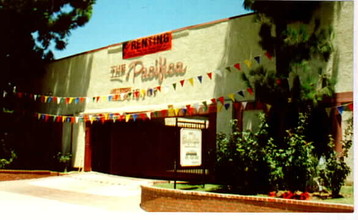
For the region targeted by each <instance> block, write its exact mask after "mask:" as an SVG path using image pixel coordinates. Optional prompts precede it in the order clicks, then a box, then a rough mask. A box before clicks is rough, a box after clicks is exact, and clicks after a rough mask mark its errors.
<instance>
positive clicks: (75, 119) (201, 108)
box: [16, 52, 353, 123]
mask: <svg viewBox="0 0 358 220" xmlns="http://www.w3.org/2000/svg"><path fill="white" fill-rule="evenodd" d="M264 56H265V57H267V58H268V59H269V60H271V59H272V56H271V55H270V54H269V53H267V52H266V53H265V54H264ZM261 57H262V56H255V57H254V58H253V60H250V59H246V60H244V61H242V62H238V63H235V64H232V65H229V66H227V67H225V68H223V69H222V70H226V71H227V72H229V73H231V72H233V70H234V71H239V72H240V71H242V70H243V68H244V67H243V66H242V65H245V66H246V67H247V68H248V69H250V68H251V67H252V66H253V65H254V64H255V62H256V63H257V64H260V63H261ZM222 70H220V69H218V70H216V71H213V72H208V73H206V74H203V75H199V76H196V77H192V78H189V79H182V80H180V81H178V82H176V83H172V84H171V85H166V86H162V85H158V86H155V87H152V88H148V89H133V90H131V91H129V92H125V93H120V94H111V95H105V96H93V97H61V96H52V95H41V94H32V93H25V92H16V96H17V97H18V98H30V99H33V100H34V101H40V102H42V103H55V104H61V103H62V104H80V103H90V102H92V103H99V102H103V101H109V102H111V101H124V100H130V99H131V98H132V99H139V98H144V97H146V96H147V97H151V96H155V94H156V93H158V92H161V91H162V90H164V88H168V87H170V86H171V87H172V88H173V89H174V91H175V90H176V89H177V85H181V86H182V87H183V86H184V85H185V84H186V83H189V84H190V85H191V86H194V84H195V82H196V81H198V82H199V83H200V84H202V82H203V79H204V77H207V78H208V79H210V80H212V79H213V77H214V76H215V75H218V76H222V74H223V72H224V71H222ZM253 95H254V89H253V88H250V87H248V88H246V89H242V90H239V91H236V92H234V93H229V94H226V95H225V96H220V97H216V98H212V99H210V100H206V101H202V102H201V103H200V102H199V103H191V104H187V105H182V106H180V107H174V106H173V105H168V108H165V109H162V110H153V111H146V112H138V113H130V112H117V113H93V114H87V113H86V114H81V115H59V114H47V113H35V117H37V118H38V119H39V120H43V121H46V122H48V121H53V122H61V123H65V122H67V123H79V122H88V121H89V122H91V123H93V122H95V121H101V122H105V121H109V120H112V121H113V122H117V121H124V122H129V121H131V120H132V121H136V120H137V119H141V120H147V119H152V118H158V117H177V116H188V115H194V114H195V115H197V114H207V113H210V112H221V111H222V110H223V109H225V110H228V109H229V108H230V106H231V105H232V102H236V101H238V100H240V102H242V103H243V104H245V103H247V102H246V100H250V98H252V96H253ZM336 108H337V110H338V111H339V113H340V114H342V112H343V111H346V110H349V111H352V110H353V103H348V104H344V105H341V106H337V107H336ZM327 112H328V110H327Z"/></svg>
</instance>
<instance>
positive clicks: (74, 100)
mask: <svg viewBox="0 0 358 220" xmlns="http://www.w3.org/2000/svg"><path fill="white" fill-rule="evenodd" d="M261 56H262V55H259V56H255V57H254V58H253V60H255V62H256V63H257V64H260V63H261ZM264 56H265V57H267V58H268V59H269V60H271V59H272V56H271V55H270V54H269V53H268V52H266V53H264ZM253 60H251V59H245V60H244V61H242V62H238V63H235V64H233V65H229V66H226V67H225V68H224V69H225V70H226V71H228V72H232V71H233V69H235V70H236V71H242V69H243V67H242V64H244V65H245V66H246V67H247V68H249V69H250V68H251V67H252V66H253V64H254V61H253ZM222 74H223V71H221V70H220V69H218V70H215V71H213V72H208V73H206V74H204V75H199V76H196V77H191V78H189V79H182V80H180V81H178V82H175V83H172V84H171V85H165V86H162V85H158V86H155V87H152V88H147V89H139V88H137V89H132V90H131V91H128V92H122V93H120V94H110V95H101V96H92V97H82V96H80V97H73V96H69V97H64V96H53V95H42V94H32V93H26V92H16V96H17V97H18V98H30V99H32V100H34V101H40V102H42V103H55V104H83V103H91V102H92V103H98V102H103V101H109V102H111V101H125V100H130V99H131V98H132V99H133V100H135V99H139V98H145V97H153V96H155V94H156V93H157V92H161V91H162V90H163V88H165V89H168V88H170V87H172V88H173V89H174V91H175V90H176V89H177V87H178V85H181V87H183V86H184V84H186V83H189V84H190V85H191V86H194V84H195V82H196V81H197V82H199V83H200V84H202V82H203V79H204V77H207V78H208V79H210V80H212V79H213V77H214V76H215V75H219V76H222Z"/></svg>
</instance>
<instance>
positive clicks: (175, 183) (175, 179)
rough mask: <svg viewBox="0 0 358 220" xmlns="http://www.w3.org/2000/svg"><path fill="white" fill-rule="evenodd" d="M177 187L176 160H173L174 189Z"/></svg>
mask: <svg viewBox="0 0 358 220" xmlns="http://www.w3.org/2000/svg"><path fill="white" fill-rule="evenodd" d="M176 188H177V161H176V159H175V160H174V189H176Z"/></svg>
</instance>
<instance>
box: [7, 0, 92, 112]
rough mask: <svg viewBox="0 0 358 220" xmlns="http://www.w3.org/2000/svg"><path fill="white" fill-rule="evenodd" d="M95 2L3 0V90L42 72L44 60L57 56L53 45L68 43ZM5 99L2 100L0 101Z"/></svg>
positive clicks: (84, 20)
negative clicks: (54, 54) (52, 48)
mask: <svg viewBox="0 0 358 220" xmlns="http://www.w3.org/2000/svg"><path fill="white" fill-rule="evenodd" d="M94 3H95V0H56V1H53V0H1V1H0V28H1V29H2V30H3V31H2V33H1V35H0V69H1V81H0V82H1V83H0V89H1V92H2V93H4V92H5V93H11V91H12V89H13V87H14V86H19V85H21V83H24V82H27V81H28V79H31V78H33V77H36V74H41V73H43V64H44V63H45V62H47V61H50V60H52V59H53V58H54V57H53V53H52V51H51V47H52V46H54V47H55V48H56V49H59V50H62V49H64V48H65V47H66V44H67V40H68V37H69V36H70V34H71V31H72V30H74V29H76V28H78V27H81V26H83V25H85V24H86V23H87V22H88V21H89V19H90V17H91V14H92V5H93V4H94ZM4 101H5V100H0V105H4V104H5V103H4ZM1 107H3V106H1ZM8 107H9V106H8Z"/></svg>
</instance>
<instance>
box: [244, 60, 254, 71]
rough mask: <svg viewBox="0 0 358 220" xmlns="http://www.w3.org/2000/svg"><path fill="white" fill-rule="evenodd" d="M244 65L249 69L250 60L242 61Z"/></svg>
mask: <svg viewBox="0 0 358 220" xmlns="http://www.w3.org/2000/svg"><path fill="white" fill-rule="evenodd" d="M244 63H245V64H246V66H247V67H248V68H249V69H250V68H251V66H252V62H251V60H244Z"/></svg>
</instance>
